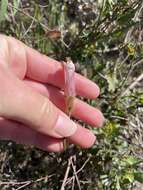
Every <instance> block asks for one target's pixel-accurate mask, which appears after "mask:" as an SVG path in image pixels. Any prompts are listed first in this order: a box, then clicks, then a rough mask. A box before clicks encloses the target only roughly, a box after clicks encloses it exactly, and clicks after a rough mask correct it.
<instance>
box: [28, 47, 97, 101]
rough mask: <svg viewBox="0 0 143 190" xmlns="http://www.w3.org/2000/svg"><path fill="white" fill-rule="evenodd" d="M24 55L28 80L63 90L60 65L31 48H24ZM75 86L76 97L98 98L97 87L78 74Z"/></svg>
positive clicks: (61, 67) (62, 74)
mask: <svg viewBox="0 0 143 190" xmlns="http://www.w3.org/2000/svg"><path fill="white" fill-rule="evenodd" d="M26 53H27V60H28V62H27V74H26V76H27V77H28V78H30V79H34V80H37V81H40V82H45V83H49V84H52V85H54V86H56V87H60V88H64V72H63V66H62V63H60V62H58V61H56V60H54V59H51V58H49V57H47V56H45V55H42V54H40V53H39V52H37V51H35V50H33V49H31V48H26ZM75 84H76V93H77V94H78V95H80V96H83V97H87V98H91V99H94V98H96V97H97V96H99V93H100V89H99V87H98V86H97V85H96V84H95V83H93V82H92V81H90V80H88V79H86V78H85V77H83V76H81V75H79V74H76V75H75Z"/></svg>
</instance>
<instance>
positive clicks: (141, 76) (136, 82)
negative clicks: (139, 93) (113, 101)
mask: <svg viewBox="0 0 143 190" xmlns="http://www.w3.org/2000/svg"><path fill="white" fill-rule="evenodd" d="M142 79H143V73H142V74H141V75H140V76H139V77H138V78H137V79H136V80H135V81H134V82H133V83H132V84H131V85H130V86H129V87H128V88H127V89H126V90H125V91H124V92H123V93H122V95H121V96H125V95H127V94H128V93H129V91H130V90H132V89H133V88H134V87H136V86H137V85H138V83H139V82H140V81H141V80H142Z"/></svg>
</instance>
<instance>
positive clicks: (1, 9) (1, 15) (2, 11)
mask: <svg viewBox="0 0 143 190" xmlns="http://www.w3.org/2000/svg"><path fill="white" fill-rule="evenodd" d="M7 8H8V0H1V5H0V22H2V21H4V20H5V18H6V16H7Z"/></svg>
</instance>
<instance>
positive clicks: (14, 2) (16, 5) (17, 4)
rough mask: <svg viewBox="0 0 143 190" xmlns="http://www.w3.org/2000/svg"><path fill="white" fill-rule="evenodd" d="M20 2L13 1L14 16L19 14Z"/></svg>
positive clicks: (18, 0) (17, 0)
mask: <svg viewBox="0 0 143 190" xmlns="http://www.w3.org/2000/svg"><path fill="white" fill-rule="evenodd" d="M19 3H20V0H13V6H14V7H13V15H15V14H16V13H17V9H18V6H19Z"/></svg>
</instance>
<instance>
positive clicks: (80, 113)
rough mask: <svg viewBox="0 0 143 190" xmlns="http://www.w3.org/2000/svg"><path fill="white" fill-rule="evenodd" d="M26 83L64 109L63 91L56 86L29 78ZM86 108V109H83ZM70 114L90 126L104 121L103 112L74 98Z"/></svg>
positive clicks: (101, 123)
mask: <svg viewBox="0 0 143 190" xmlns="http://www.w3.org/2000/svg"><path fill="white" fill-rule="evenodd" d="M25 83H26V84H27V85H30V86H31V87H32V88H34V89H36V90H37V91H38V92H40V93H41V94H43V95H44V96H47V97H48V98H49V99H50V100H51V101H52V102H53V103H54V104H55V105H56V106H57V107H58V108H60V109H61V110H62V111H65V110H66V108H65V100H64V98H65V97H64V95H63V92H62V91H60V90H59V89H57V88H56V87H53V86H50V85H43V84H41V83H37V82H34V81H30V80H25ZM85 110H86V111H85ZM72 116H73V117H75V118H77V119H80V120H82V121H84V122H85V123H88V124H89V125H91V126H96V127H101V126H102V125H103V122H104V117H103V114H102V113H101V112H100V111H99V110H98V109H96V108H93V107H92V106H90V105H88V104H87V103H85V102H83V101H81V100H79V99H77V98H76V99H75V101H74V108H73V113H72Z"/></svg>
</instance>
